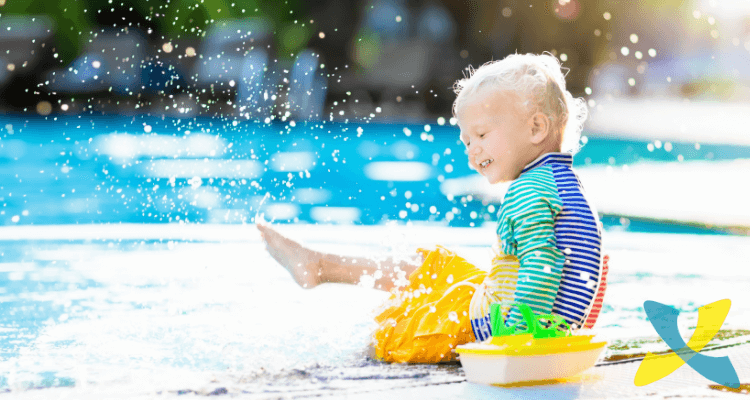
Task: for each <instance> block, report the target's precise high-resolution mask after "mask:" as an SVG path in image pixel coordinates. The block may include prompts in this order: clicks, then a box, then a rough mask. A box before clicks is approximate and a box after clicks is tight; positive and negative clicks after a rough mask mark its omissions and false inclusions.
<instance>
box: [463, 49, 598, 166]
mask: <svg viewBox="0 0 750 400" xmlns="http://www.w3.org/2000/svg"><path fill="white" fill-rule="evenodd" d="M468 70H469V76H468V77H464V78H463V79H460V80H458V81H456V83H455V84H454V85H453V90H454V92H455V93H456V95H457V96H456V100H455V101H454V102H453V115H454V116H457V114H458V112H459V111H460V109H461V107H462V106H463V104H464V103H465V102H466V99H468V98H470V97H471V95H473V94H475V93H477V91H479V90H480V89H482V90H484V89H490V90H497V91H506V90H510V91H513V92H515V93H516V94H518V96H519V97H520V98H521V99H522V100H521V101H522V102H521V105H520V106H521V109H522V110H524V111H526V112H527V115H528V116H531V115H533V114H534V113H536V112H542V113H544V115H546V116H547V118H549V119H550V122H551V125H552V129H553V132H555V134H557V135H558V138H557V139H558V143H559V144H560V149H561V150H563V151H567V152H570V153H575V152H577V151H578V150H579V148H580V144H579V142H580V138H581V131H582V130H583V123H584V121H585V120H586V117H587V116H588V109H587V108H586V103H585V101H584V100H583V99H581V98H578V99H576V98H573V95H571V94H570V92H569V91H567V90H566V89H565V75H564V74H563V71H562V66H561V65H560V61H559V60H558V59H557V57H555V56H553V55H552V54H549V53H544V54H511V55H509V56H508V57H505V58H504V59H502V60H497V61H490V62H487V63H485V64H484V65H482V66H481V67H479V68H478V69H476V70H475V69H474V68H472V67H471V66H469V68H468Z"/></svg>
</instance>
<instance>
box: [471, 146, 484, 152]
mask: <svg viewBox="0 0 750 400" xmlns="http://www.w3.org/2000/svg"><path fill="white" fill-rule="evenodd" d="M481 152H482V148H481V147H479V146H471V148H470V149H469V153H471V154H479V153H481Z"/></svg>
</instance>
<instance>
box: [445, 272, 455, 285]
mask: <svg viewBox="0 0 750 400" xmlns="http://www.w3.org/2000/svg"><path fill="white" fill-rule="evenodd" d="M445 281H446V282H448V284H449V285H450V284H452V283H453V274H450V275H448V277H447V278H445Z"/></svg>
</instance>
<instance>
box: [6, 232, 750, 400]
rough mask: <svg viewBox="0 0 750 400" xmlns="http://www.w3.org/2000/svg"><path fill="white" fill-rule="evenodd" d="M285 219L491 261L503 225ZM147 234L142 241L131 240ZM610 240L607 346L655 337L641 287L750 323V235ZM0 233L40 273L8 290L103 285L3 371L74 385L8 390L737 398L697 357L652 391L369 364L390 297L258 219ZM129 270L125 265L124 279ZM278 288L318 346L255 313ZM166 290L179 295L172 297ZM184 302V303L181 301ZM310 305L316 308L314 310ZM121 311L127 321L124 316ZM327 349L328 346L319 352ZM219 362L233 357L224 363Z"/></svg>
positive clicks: (745, 354)
mask: <svg viewBox="0 0 750 400" xmlns="http://www.w3.org/2000/svg"><path fill="white" fill-rule="evenodd" d="M279 229H280V230H281V231H283V232H285V233H287V234H288V235H290V236H291V237H293V238H294V239H297V240H300V241H302V242H304V243H307V244H309V245H310V246H312V247H315V248H317V249H321V250H326V251H333V252H336V253H339V254H343V255H354V254H369V255H383V254H387V255H407V254H408V252H409V251H411V250H412V249H413V248H415V247H417V246H431V245H434V244H443V245H446V246H448V247H450V248H452V249H454V250H456V251H457V252H459V254H462V255H464V256H465V257H467V258H468V259H469V260H470V261H472V262H475V263H476V264H477V265H479V266H480V267H482V266H483V267H485V268H486V267H487V265H486V264H487V261H488V255H489V249H488V246H490V245H491V244H492V241H493V237H494V235H493V229H492V227H482V228H474V229H469V228H447V227H440V226H403V225H401V226H347V227H342V226H305V225H294V226H293V225H286V226H281V227H280V228H279ZM140 241H145V242H146V244H145V245H138V246H134V245H135V244H138V243H140ZM170 242H173V243H174V244H173V245H172V244H169V243H170ZM113 243H114V245H113ZM605 243H606V248H607V251H608V252H609V254H610V255H611V256H612V260H613V262H612V264H611V275H610V287H609V291H608V293H607V299H606V303H607V304H609V308H607V309H606V310H605V311H604V312H603V314H602V315H601V317H600V318H601V319H600V321H599V323H598V324H597V328H598V330H599V332H598V333H599V335H600V336H599V337H603V338H605V339H606V340H608V341H610V343H612V342H613V341H614V340H622V339H625V340H627V339H628V338H631V339H632V338H639V337H650V338H654V337H655V336H656V334H655V332H654V331H653V328H652V327H651V326H650V325H649V324H648V322H647V321H645V319H644V316H643V315H642V314H643V311H642V309H640V306H641V305H642V304H643V301H644V300H645V299H649V300H656V301H661V302H663V303H666V304H672V305H675V306H677V307H679V308H680V309H681V310H683V311H684V314H685V316H684V317H683V316H681V317H680V320H681V321H682V324H681V329H682V332H683V334H688V333H689V332H690V331H689V330H688V329H689V326H691V325H692V326H694V322H695V321H694V319H695V317H696V314H697V313H696V312H695V309H696V308H697V307H699V306H701V305H703V304H707V303H710V302H713V301H716V300H720V299H722V298H730V299H731V300H732V301H733V303H732V309H731V310H730V313H729V316H728V317H727V321H726V322H725V325H724V328H727V329H748V328H750V295H749V294H748V293H747V290H746V288H747V287H748V284H749V283H750V272H749V271H748V270H747V268H745V267H744V266H745V265H746V263H745V260H747V259H748V257H750V238H748V237H742V236H720V235H677V234H672V235H667V234H641V233H632V232H607V235H606V237H605ZM0 245H2V246H4V247H3V249H5V250H4V251H5V253H4V254H5V255H4V257H5V258H4V261H3V262H4V264H3V268H4V270H3V271H6V272H9V273H12V274H13V273H14V274H16V278H14V279H21V280H18V281H16V282H26V280H29V282H31V286H29V288H30V290H31V291H30V292H29V293H25V292H24V293H18V294H13V293H5V295H4V296H6V297H10V298H11V300H13V297H14V296H16V297H19V298H21V297H23V298H33V297H34V296H39V297H40V298H46V297H44V296H48V295H49V293H46V292H39V293H35V292H34V290H38V289H35V288H36V284H37V283H36V282H37V281H34V279H38V280H39V281H40V282H42V281H44V279H47V278H49V279H53V280H60V279H72V278H75V279H73V281H90V282H93V283H95V284H96V285H91V286H89V287H88V288H87V289H76V290H74V289H70V288H68V289H66V290H63V291H61V292H60V293H58V294H55V296H70V297H71V298H73V297H76V296H78V297H79V298H81V299H83V300H87V301H88V302H89V303H90V304H92V305H91V306H90V307H91V308H90V310H84V311H85V313H93V314H95V318H91V317H88V316H86V315H84V314H85V313H84V312H82V314H80V315H76V314H75V313H74V312H70V311H68V312H69V313H70V318H69V319H66V320H60V321H59V322H56V323H52V324H48V325H45V326H44V327H42V328H40V331H39V332H36V333H33V335H32V336H33V337H31V339H29V340H30V341H29V342H28V344H24V345H21V346H20V349H19V350H18V353H17V354H16V355H14V356H12V357H10V358H8V359H6V360H0V361H2V363H1V364H0V369H3V370H4V369H6V368H7V369H10V368H15V369H18V370H19V371H20V372H23V370H24V369H26V370H28V371H26V372H31V373H39V372H41V371H50V370H52V371H59V372H60V374H59V376H71V377H72V379H73V380H74V382H75V384H74V386H73V387H52V388H44V389H31V390H26V389H24V387H22V386H23V385H21V384H20V383H19V382H21V381H22V378H19V377H18V376H8V378H7V379H8V381H7V382H8V383H7V385H8V387H9V388H10V389H8V391H9V393H5V398H19V399H55V398H61V399H62V398H65V399H99V398H113V399H117V398H136V399H138V398H144V399H145V398H172V397H174V398H191V397H203V396H207V395H225V396H226V397H227V398H243V399H244V398H247V399H279V398H281V399H283V398H306V397H308V398H309V397H319V398H342V399H343V398H351V399H380V398H393V399H398V398H419V399H423V398H424V399H442V398H446V399H447V398H451V399H454V398H464V399H480V398H515V399H524V398H561V399H568V398H570V399H572V398H582V399H589V398H649V399H654V398H656V399H662V398H673V397H687V398H691V397H701V398H722V397H726V398H737V396H738V395H737V394H731V393H721V392H718V391H715V390H710V389H708V385H709V384H710V382H709V381H707V380H706V379H704V378H702V377H701V376H700V375H698V374H697V373H696V372H694V371H692V370H691V369H690V368H689V367H687V366H683V367H681V368H680V369H678V370H677V371H676V372H674V373H673V374H672V375H670V376H669V377H667V378H665V379H664V380H662V381H659V382H656V383H654V384H652V385H648V386H646V387H644V388H636V387H635V386H634V385H633V376H634V374H635V371H636V369H637V367H638V362H629V363H620V364H615V365H608V366H600V367H596V368H594V369H592V370H591V371H589V373H588V374H587V375H585V376H584V377H582V378H581V379H579V380H577V381H573V382H568V383H565V384H556V385H545V386H535V387H532V388H496V387H490V386H482V385H475V384H471V383H467V382H466V381H465V377H464V375H463V371H462V369H461V368H460V366H458V365H438V366H435V365H430V366H414V365H388V364H381V363H376V362H373V361H369V360H367V359H366V357H365V356H364V354H359V353H358V352H359V351H360V350H359V348H360V347H359V346H360V345H361V344H360V342H361V341H363V339H364V338H365V336H366V333H362V332H364V330H365V329H366V328H368V325H367V323H368V322H367V320H368V317H367V315H366V311H368V310H369V309H368V307H371V306H373V305H376V304H378V303H379V302H380V301H382V299H383V298H384V293H382V292H378V291H376V290H372V289H367V288H364V287H354V286H345V285H323V286H321V287H319V288H316V289H313V290H301V289H299V288H297V287H295V286H294V284H293V282H291V278H290V277H289V276H288V275H287V274H286V272H285V271H284V270H283V269H281V268H280V267H278V266H277V265H276V264H275V263H274V262H273V261H272V260H270V258H269V257H268V256H267V254H265V253H264V252H263V251H262V245H261V243H260V240H259V237H258V232H257V230H255V228H254V227H253V226H242V225H139V224H133V225H127V224H124V225H89V226H52V227H38V226H19V227H12V228H11V227H3V228H0ZM10 248H14V249H16V250H14V251H16V252H17V253H18V254H17V256H12V257H17V258H19V260H15V261H14V260H10V259H9V257H11V256H9V254H8V249H10ZM12 257H11V258H12ZM61 265H64V266H61ZM105 266H106V268H104V267H105ZM14 268H15V270H16V272H13V270H14ZM123 271H127V275H121V274H122V273H123ZM55 274H59V275H55ZM35 276H36V278H34V277H35ZM71 282H72V281H71ZM279 291H282V292H284V291H285V293H289V295H290V298H291V300H288V301H287V300H286V299H284V298H281V297H279V298H274V301H275V302H276V303H275V304H276V305H275V309H274V310H273V311H275V312H277V313H282V314H284V313H286V314H288V313H291V312H294V311H297V312H298V313H300V314H303V315H301V316H300V315H297V316H298V317H304V318H302V320H300V321H295V322H294V323H291V322H290V323H286V322H285V323H286V325H284V326H283V328H284V329H288V330H292V331H297V332H303V338H304V339H306V340H307V341H308V342H309V343H308V344H307V345H302V344H300V343H294V342H293V341H290V340H293V339H294V338H295V337H296V336H293V335H291V336H290V335H276V336H274V338H271V339H269V338H264V336H265V334H263V330H262V325H258V323H261V322H263V320H264V319H267V318H271V317H273V314H272V313H270V312H267V310H264V309H263V308H262V307H260V306H259V305H257V304H255V303H258V302H259V301H262V300H264V299H268V296H271V295H274V294H275V292H279ZM341 296H348V298H349V299H351V302H350V303H351V304H341V301H340V299H341ZM165 298H166V299H168V300H169V301H171V303H170V302H169V301H167V302H164V299H165ZM16 300H17V299H16ZM40 301H41V300H40ZM136 301H137V302H141V303H138V304H136V303H134V302H136ZM309 303H314V306H311V305H309ZM207 304H210V306H207ZM136 305H137V307H136ZM336 307H338V308H336ZM180 309H184V310H186V311H185V312H182V311H181V312H179V313H175V310H178V311H179V310H180ZM363 309H364V310H365V311H363ZM312 313H315V314H316V315H315V316H314V318H313V317H310V315H304V314H312ZM239 315H253V316H254V317H255V318H256V319H258V321H253V320H252V319H250V320H248V321H244V320H243V319H238V318H237V317H238V316H239ZM55 318H56V319H58V320H59V318H58V317H57V316H55ZM123 318H124V319H125V322H126V323H122V322H118V319H123ZM321 319H322V321H320V320H321ZM254 323H255V325H253V324H254ZM129 325H132V327H130V326H129ZM305 329H306V330H305ZM123 331H124V333H123ZM351 336H357V337H356V338H354V339H352V338H350V337H351ZM358 336H362V337H361V338H359V337H358ZM264 339H265V341H264ZM64 340H68V341H72V342H65V341H64ZM60 343H63V344H60ZM148 346H152V347H148ZM175 346H176V347H177V349H175V350H172V347H175ZM662 346H663V345H662ZM120 347H122V348H120ZM317 348H322V349H323V350H322V352H320V353H314V354H312V353H309V351H310V350H314V349H317ZM636 350H637V349H636ZM337 351H338V353H336V352H337ZM172 352H174V354H173V353H172ZM334 353H335V354H334ZM185 354H187V355H189V356H192V357H194V358H195V359H196V360H198V361H200V359H201V357H203V358H206V359H207V360H204V361H201V362H198V361H196V362H194V363H191V364H187V365H185V366H178V365H169V364H164V363H165V361H164V360H167V359H172V358H174V359H179V358H178V356H183V355H185ZM707 354H709V355H712V356H719V355H728V356H729V357H730V359H732V361H733V363H734V365H735V368H736V369H737V372H738V374H739V376H740V379H741V381H743V382H749V381H750V345H748V344H744V345H739V346H734V347H729V348H725V349H717V350H711V351H710V352H707ZM170 357H172V358H170ZM300 360H302V361H304V362H301V361H300ZM222 365H229V366H232V368H229V369H227V368H226V367H223V368H219V367H218V366H222ZM273 365H275V367H273Z"/></svg>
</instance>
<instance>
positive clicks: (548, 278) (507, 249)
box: [497, 165, 565, 325]
mask: <svg viewBox="0 0 750 400" xmlns="http://www.w3.org/2000/svg"><path fill="white" fill-rule="evenodd" d="M562 208H563V203H562V200H561V199H560V197H559V195H558V190H557V185H556V183H555V177H554V175H553V172H552V168H551V167H550V166H548V165H544V166H540V167H537V168H534V169H532V170H530V171H528V172H526V173H524V174H522V175H521V176H520V177H519V178H518V179H517V180H515V181H514V182H513V184H511V186H510V188H508V192H507V193H506V195H505V199H504V200H503V204H502V211H501V212H500V218H499V221H498V228H497V234H498V239H499V240H500V249H501V250H502V252H503V253H505V254H508V255H512V256H516V257H517V258H518V261H519V266H518V278H517V281H516V283H515V293H514V300H515V301H518V302H521V303H526V304H528V305H529V306H530V307H531V309H532V310H534V312H535V313H537V314H550V313H551V312H552V306H553V304H554V302H555V298H556V297H557V291H558V288H559V287H560V279H561V277H562V271H563V263H564V262H565V255H564V254H563V253H562V252H561V251H560V249H558V248H557V243H556V239H555V217H557V215H558V214H559V213H560V212H561V211H562ZM521 319H523V317H522V316H521V314H520V313H519V312H518V308H517V307H513V308H512V309H511V310H510V315H509V316H508V318H507V321H506V323H507V325H511V324H514V323H516V322H518V321H519V320H521Z"/></svg>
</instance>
